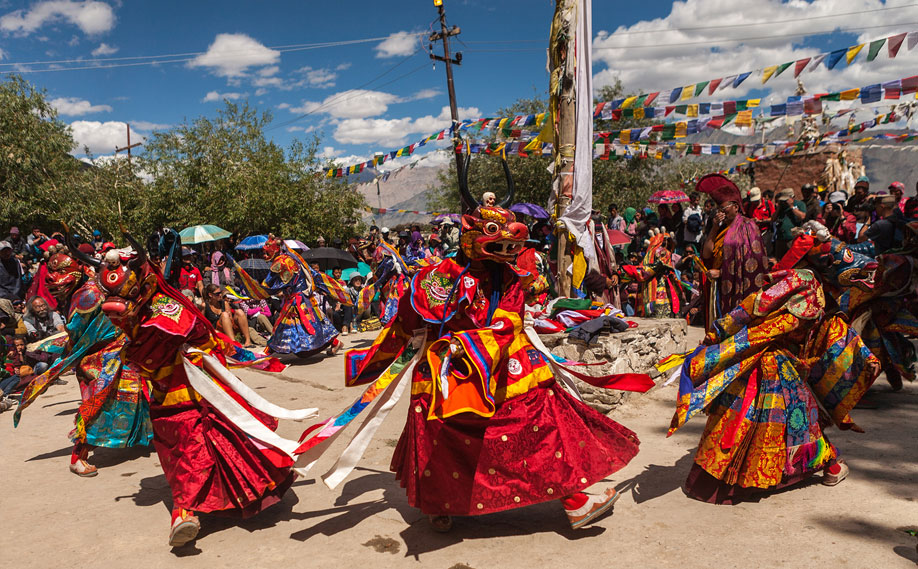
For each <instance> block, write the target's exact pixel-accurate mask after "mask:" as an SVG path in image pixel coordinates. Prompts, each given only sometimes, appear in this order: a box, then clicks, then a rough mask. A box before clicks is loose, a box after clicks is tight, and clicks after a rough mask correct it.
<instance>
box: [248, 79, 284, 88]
mask: <svg viewBox="0 0 918 569" xmlns="http://www.w3.org/2000/svg"><path fill="white" fill-rule="evenodd" d="M252 85H255V86H256V87H281V88H282V87H284V80H283V79H281V78H280V77H257V78H255V80H254V81H252Z"/></svg>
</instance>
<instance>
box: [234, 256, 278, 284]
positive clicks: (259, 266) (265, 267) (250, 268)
mask: <svg viewBox="0 0 918 569" xmlns="http://www.w3.org/2000/svg"><path fill="white" fill-rule="evenodd" d="M239 266H240V267H242V268H243V269H245V272H247V273H248V274H249V275H250V276H251V277H252V278H253V279H255V280H257V281H258V282H261V281H263V280H265V277H266V276H268V273H269V272H270V271H271V263H269V262H268V261H266V260H264V259H260V258H255V259H243V260H241V261H239Z"/></svg>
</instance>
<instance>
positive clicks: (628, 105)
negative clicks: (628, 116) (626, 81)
mask: <svg viewBox="0 0 918 569" xmlns="http://www.w3.org/2000/svg"><path fill="white" fill-rule="evenodd" d="M635 101H637V96H634V97H628V98H627V99H625V101H624V102H623V103H622V108H623V109H630V108H631V105H633V104H634V102H635Z"/></svg>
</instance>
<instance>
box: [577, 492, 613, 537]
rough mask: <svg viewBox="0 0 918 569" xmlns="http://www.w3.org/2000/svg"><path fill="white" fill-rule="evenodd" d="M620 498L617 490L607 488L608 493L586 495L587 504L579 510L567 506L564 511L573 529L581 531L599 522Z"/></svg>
mask: <svg viewBox="0 0 918 569" xmlns="http://www.w3.org/2000/svg"><path fill="white" fill-rule="evenodd" d="M619 496H621V494H619V493H618V491H617V490H616V489H615V488H606V491H605V492H603V493H602V494H599V495H592V494H586V498H587V499H586V502H585V503H584V504H583V505H582V506H580V507H579V508H575V509H568V508H567V506H565V508H564V511H565V513H567V520H568V521H569V522H570V523H571V528H573V529H580V528H582V527H583V526H585V525H586V524H588V523H590V522H593V521H595V520H597V519H598V518H599V517H600V516H602V515H603V514H604V513H606V512H607V511H609V509H611V508H612V505H613V504H615V501H616V500H618V498H619Z"/></svg>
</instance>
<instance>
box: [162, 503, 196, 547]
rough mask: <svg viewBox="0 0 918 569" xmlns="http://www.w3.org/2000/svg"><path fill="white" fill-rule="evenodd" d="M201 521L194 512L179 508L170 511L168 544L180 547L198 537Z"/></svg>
mask: <svg viewBox="0 0 918 569" xmlns="http://www.w3.org/2000/svg"><path fill="white" fill-rule="evenodd" d="M199 531H201V522H200V521H199V520H198V518H197V516H195V515H194V512H191V511H188V510H183V509H181V508H179V509H176V510H175V511H173V512H172V530H171V531H170V532H169V546H170V547H181V546H183V545H185V544H186V543H188V542H189V541H193V540H194V538H196V537H198V532H199Z"/></svg>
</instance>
